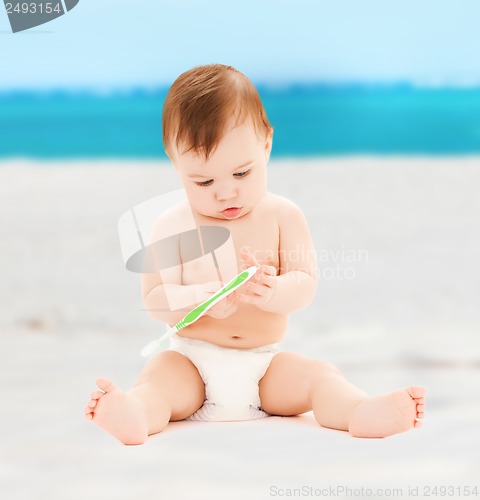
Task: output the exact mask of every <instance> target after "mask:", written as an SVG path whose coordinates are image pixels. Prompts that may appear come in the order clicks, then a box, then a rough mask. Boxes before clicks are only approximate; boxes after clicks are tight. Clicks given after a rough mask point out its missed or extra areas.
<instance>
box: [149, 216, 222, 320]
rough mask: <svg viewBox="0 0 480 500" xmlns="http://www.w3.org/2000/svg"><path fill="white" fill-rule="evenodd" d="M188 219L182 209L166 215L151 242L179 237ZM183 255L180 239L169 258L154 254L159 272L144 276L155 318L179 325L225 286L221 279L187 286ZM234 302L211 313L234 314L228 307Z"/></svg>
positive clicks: (173, 244)
mask: <svg viewBox="0 0 480 500" xmlns="http://www.w3.org/2000/svg"><path fill="white" fill-rule="evenodd" d="M184 219H185V215H184V214H182V211H181V210H178V209H177V210H175V211H174V210H172V211H170V212H166V213H164V214H162V215H161V216H160V217H159V218H158V219H157V220H156V221H155V224H154V225H153V228H152V232H151V235H150V240H149V241H150V243H152V242H153V243H154V242H156V241H161V240H162V239H164V238H168V237H170V236H171V235H172V234H175V231H176V230H177V228H179V227H180V228H181V227H186V226H188V222H189V221H188V220H187V222H185V220H184ZM183 253H184V252H182V250H181V242H180V240H178V247H177V248H175V243H172V247H171V248H169V253H168V255H164V254H156V253H155V252H153V255H152V257H153V259H154V269H155V271H154V272H150V273H142V275H141V286H142V299H143V303H144V304H145V307H146V308H147V310H148V312H149V313H150V315H151V316H152V317H153V318H154V319H156V320H158V321H161V322H162V323H167V324H169V325H174V324H175V323H177V322H178V321H179V320H181V319H182V318H183V317H184V316H185V314H186V313H188V312H189V311H191V310H192V309H194V308H195V307H196V306H197V305H198V304H200V303H202V302H203V301H204V300H206V299H207V298H208V297H209V296H211V295H213V293H215V292H216V291H217V290H218V289H219V288H221V287H222V283H221V282H220V281H218V280H217V281H208V282H204V283H197V284H190V285H185V284H183V279H182V273H183V264H182V258H181V255H182V254H183ZM166 257H168V263H169V265H168V266H166V265H165V259H166ZM171 262H178V265H174V266H172V265H171ZM213 279H214V280H215V278H213ZM230 302H231V301H230ZM230 302H228V303H227V302H226V301H221V302H219V303H218V304H216V306H214V307H213V308H212V309H210V311H209V312H208V313H207V314H210V315H211V316H212V317H220V318H222V317H224V316H225V315H226V314H230V313H231V309H232V308H231V307H228V306H231V304H230Z"/></svg>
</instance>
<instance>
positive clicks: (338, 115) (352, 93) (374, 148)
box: [0, 84, 480, 159]
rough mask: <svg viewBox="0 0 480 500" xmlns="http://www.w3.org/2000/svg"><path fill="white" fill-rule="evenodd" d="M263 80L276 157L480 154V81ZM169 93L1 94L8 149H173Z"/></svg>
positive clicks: (52, 154)
mask: <svg viewBox="0 0 480 500" xmlns="http://www.w3.org/2000/svg"><path fill="white" fill-rule="evenodd" d="M257 87H258V89H259V92H260V94H261V97H262V100H263V102H264V105H265V107H266V109H267V113H268V116H269V119H270V121H271V123H272V125H273V126H274V127H275V138H274V148H273V152H272V156H273V157H274V158H275V157H276V158H280V157H292V156H294V157H309V156H310V157H312V156H325V155H353V154H381V155H398V154H401V155H469V154H479V153H480V87H478V88H469V89H453V88H451V89H449V88H416V87H413V86H410V85H406V84H399V85H393V86H381V85H369V86H365V85H343V86H327V85H321V84H318V85H312V84H309V85H302V84H297V85H291V86H289V87H285V88H276V89H275V88H269V87H266V86H261V85H260V86H257ZM166 92H167V88H160V89H158V90H155V91H153V90H148V91H147V90H141V89H136V90H132V91H130V92H116V93H111V94H108V95H103V96H102V95H97V94H92V93H87V92H67V91H52V92H49V93H34V92H28V93H26V92H11V93H3V94H2V93H0V157H2V158H12V157H30V158H45V159H47V158H49V159H53V158H59V159H60V158H107V157H110V158H166V157H165V156H164V153H163V148H162V142H161V111H162V103H163V100H164V98H165V95H166Z"/></svg>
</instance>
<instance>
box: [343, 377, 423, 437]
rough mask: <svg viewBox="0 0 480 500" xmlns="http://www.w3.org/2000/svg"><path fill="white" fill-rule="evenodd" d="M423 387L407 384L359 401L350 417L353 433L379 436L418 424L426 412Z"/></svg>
mask: <svg viewBox="0 0 480 500" xmlns="http://www.w3.org/2000/svg"><path fill="white" fill-rule="evenodd" d="M424 395H425V389H424V388H423V387H417V386H413V387H407V388H406V389H400V390H398V391H395V392H391V393H389V394H385V395H383V396H377V397H372V398H369V399H367V400H366V401H363V402H362V403H360V404H359V405H358V406H357V407H355V409H354V410H353V413H352V415H351V417H350V421H349V425H348V431H349V432H350V434H351V435H352V436H354V437H363V438H381V437H386V436H391V435H392V434H398V433H399V432H404V431H408V430H410V429H413V428H414V427H420V426H421V425H422V422H420V421H419V420H418V419H420V418H423V417H424V416H425V413H424V411H425V400H424Z"/></svg>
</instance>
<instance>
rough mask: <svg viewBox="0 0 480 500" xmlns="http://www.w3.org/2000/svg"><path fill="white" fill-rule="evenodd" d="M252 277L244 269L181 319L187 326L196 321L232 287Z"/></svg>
mask: <svg viewBox="0 0 480 500" xmlns="http://www.w3.org/2000/svg"><path fill="white" fill-rule="evenodd" d="M249 277H250V273H249V272H248V270H247V271H243V273H240V274H239V275H238V276H236V277H235V278H234V279H233V280H232V281H230V283H227V284H226V285H225V286H224V287H223V288H221V289H220V290H219V291H218V292H217V293H216V294H215V295H213V296H212V297H210V298H209V299H207V300H206V301H205V302H202V303H201V304H200V305H199V306H198V307H196V308H195V309H194V310H193V311H190V312H189V313H188V314H187V315H186V316H185V317H184V318H183V319H182V320H181V321H180V323H183V324H184V325H185V326H187V325H188V324H189V323H192V322H194V321H195V320H196V319H197V318H198V317H199V316H201V315H202V314H203V313H204V312H205V311H206V310H207V309H209V308H210V307H211V306H213V305H214V304H213V303H214V302H218V301H219V300H220V299H221V298H223V296H224V295H225V294H228V292H229V291H230V290H231V289H232V288H236V287H237V286H240V285H241V284H242V283H243V282H244V281H246V280H247V278H249Z"/></svg>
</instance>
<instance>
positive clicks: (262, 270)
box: [260, 265, 277, 276]
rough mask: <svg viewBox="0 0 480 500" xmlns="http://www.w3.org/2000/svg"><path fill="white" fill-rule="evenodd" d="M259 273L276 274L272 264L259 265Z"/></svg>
mask: <svg viewBox="0 0 480 500" xmlns="http://www.w3.org/2000/svg"><path fill="white" fill-rule="evenodd" d="M260 273H262V274H263V275H265V274H266V275H267V276H276V275H277V269H276V268H275V267H274V266H265V265H263V266H261V267H260Z"/></svg>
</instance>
